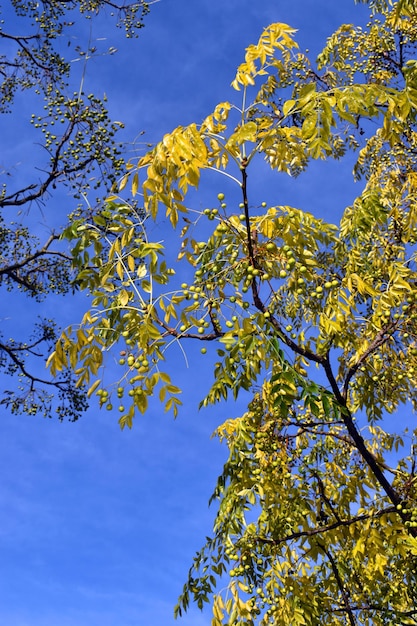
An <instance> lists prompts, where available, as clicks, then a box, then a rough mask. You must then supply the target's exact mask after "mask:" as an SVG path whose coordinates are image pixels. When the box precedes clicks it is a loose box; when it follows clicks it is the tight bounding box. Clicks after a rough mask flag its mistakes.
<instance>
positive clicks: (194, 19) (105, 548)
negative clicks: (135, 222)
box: [0, 0, 365, 626]
mask: <svg viewBox="0 0 417 626" xmlns="http://www.w3.org/2000/svg"><path fill="white" fill-rule="evenodd" d="M364 15H365V10H364V7H362V6H360V7H355V5H354V3H353V1H352V0H337V1H335V0H314V1H313V0H292V1H291V2H280V1H279V0H257V1H256V2H254V1H253V0H193V1H192V2H191V1H190V0H188V1H186V0H161V1H160V2H158V3H156V4H155V5H153V6H152V10H151V14H150V15H149V16H148V17H147V19H146V27H145V29H144V30H143V31H142V32H141V33H140V37H139V39H138V40H131V41H126V40H124V38H123V36H122V33H119V34H116V35H115V33H114V31H113V32H112V31H111V29H110V28H109V26H108V23H106V20H104V19H100V20H98V21H97V23H94V22H93V26H92V31H91V33H89V32H88V30H86V33H85V34H86V37H88V36H90V37H91V39H92V41H94V40H95V39H99V38H101V37H107V41H106V42H104V43H101V44H100V45H103V49H104V47H105V46H107V47H108V46H110V45H114V46H116V47H117V48H118V49H119V51H118V53H117V54H115V55H113V56H99V57H97V58H96V59H93V60H91V61H90V62H89V63H88V64H87V68H86V76H85V90H86V92H90V91H92V92H95V93H96V94H97V95H100V94H103V93H104V92H106V94H107V96H108V98H109V102H108V104H109V108H110V111H111V113H112V116H113V117H114V118H116V119H119V120H121V121H123V122H124V123H125V124H126V130H125V132H124V138H125V139H126V141H129V142H132V144H131V145H132V147H131V150H132V154H134V152H135V150H136V149H137V148H135V147H134V145H133V142H134V140H135V138H137V141H139V142H147V141H148V142H154V141H156V140H158V139H159V138H160V137H161V136H162V135H163V134H164V133H165V132H169V131H170V130H171V129H172V128H174V127H175V126H177V125H179V124H187V123H190V122H193V121H194V122H199V121H201V120H202V119H203V118H204V117H205V116H206V115H207V114H209V113H210V112H211V111H212V109H213V107H214V106H215V105H216V104H217V103H218V102H220V101H224V100H228V99H231V98H236V94H235V93H234V92H233V90H232V89H231V88H230V82H231V81H232V79H233V77H234V72H235V69H236V67H237V65H238V64H239V63H240V62H241V61H242V60H243V56H244V49H245V47H246V46H247V45H249V44H250V43H252V42H256V41H257V39H258V37H259V35H260V33H261V31H262V29H263V28H264V27H266V26H267V25H268V24H269V23H272V22H276V21H279V22H285V23H288V24H290V25H291V26H293V27H295V28H297V29H298V30H299V33H298V35H297V40H298V42H299V44H300V46H301V47H302V48H306V47H307V48H309V49H310V51H311V53H312V54H313V55H314V54H315V53H316V52H318V51H319V50H320V48H321V47H322V45H323V44H324V41H325V39H326V37H327V36H328V35H330V34H331V33H332V32H333V31H334V30H335V28H336V27H337V26H339V24H340V23H342V22H361V21H363V19H364ZM15 26H16V28H15V30H17V29H18V27H19V24H18V22H16V24H15ZM74 58H75V57H74ZM75 63H78V64H79V66H80V69H79V71H80V72H81V63H80V62H78V61H75ZM19 102H20V103H19V107H20V109H19V110H20V112H22V111H23V110H26V111H29V112H30V110H31V100H30V96H29V95H27V96H25V98H24V99H20V101H19ZM19 110H18V111H17V115H16V114H15V115H12V116H9V117H8V119H7V124H6V125H5V124H4V121H3V122H2V133H3V134H2V138H3V139H2V142H3V157H2V158H3V161H4V163H3V165H4V164H5V163H6V162H7V163H10V162H16V171H15V176H17V177H19V176H22V177H24V172H25V168H26V167H27V168H29V167H30V166H31V162H32V156H31V151H35V150H36V148H34V147H33V146H32V140H31V138H30V136H29V135H28V136H24V135H23V134H21V133H20V134H19V133H17V132H16V131H17V129H18V128H20V126H19V124H20V120H19V115H18V113H19ZM142 131H145V134H144V135H143V136H139V133H141V132H142ZM8 140H9V143H7V141H8ZM5 145H7V149H6V148H5V147H4V146H5ZM13 159H14V160H13ZM350 169H351V164H349V162H347V163H345V164H343V163H342V164H341V163H338V164H334V163H333V164H332V163H329V164H325V166H324V167H320V166H316V165H314V166H313V167H312V169H311V171H310V172H309V173H308V174H306V175H305V176H302V177H301V178H299V179H297V180H296V181H293V180H291V179H290V178H289V177H287V176H284V175H279V176H277V177H276V178H273V179H271V178H270V177H269V176H268V177H265V179H264V178H263V176H264V174H263V171H262V170H261V169H259V177H257V179H256V181H255V180H253V181H251V183H252V182H253V185H254V186H255V187H256V189H257V193H262V194H263V197H257V198H256V201H257V202H260V201H262V200H264V199H265V200H267V201H268V202H273V203H274V204H292V205H294V206H298V207H300V208H303V209H306V210H309V211H312V212H314V213H315V214H318V215H320V216H324V217H326V219H329V220H334V221H337V219H338V217H339V216H340V212H341V210H342V209H343V207H344V206H345V205H346V204H347V203H348V202H349V201H350V200H351V199H352V198H353V196H354V194H355V193H356V190H355V189H354V188H353V187H352V185H351V184H350V183H347V182H346V181H347V177H349V174H350ZM252 176H253V174H252ZM210 180H212V179H210ZM219 184H220V186H221V185H222V184H223V182H220V183H219ZM219 189H220V187H216V188H208V189H207V188H206V189H203V190H202V193H203V195H204V194H208V195H211V196H212V197H215V195H216V194H217V192H218V191H219ZM72 206H73V205H72V203H71V200H70V198H68V199H66V200H63V199H62V197H60V198H56V199H54V198H52V200H51V202H50V204H49V205H47V207H46V208H45V210H44V212H41V211H38V209H37V208H36V207H34V208H32V210H31V215H30V218H31V220H33V223H34V224H36V228H37V229H38V231H39V233H40V235H41V236H44V235H45V233H47V231H48V227H49V225H50V224H51V223H61V222H62V220H63V218H64V216H65V214H66V213H68V212H69V210H71V208H72ZM161 232H163V233H164V234H163V236H162V235H161V237H160V238H163V237H165V236H166V230H165V229H162V231H161ZM155 236H156V237H157V238H158V232H157V229H156V231H155ZM168 245H169V242H168ZM11 302H12V303H13V308H10V303H11ZM7 304H8V306H9V309H8V310H7V309H6V308H5V309H3V313H2V315H1V317H2V318H3V323H4V324H5V328H7V324H8V323H9V324H13V325H15V323H16V316H17V315H20V317H19V318H18V319H19V320H20V324H21V325H22V328H23V327H24V326H25V324H31V323H32V321H33V320H32V319H31V318H33V317H34V316H35V315H37V314H38V312H39V311H38V309H37V308H36V309H35V307H32V308H31V306H32V305H31V303H30V302H29V301H27V300H24V299H22V298H21V297H18V296H13V301H11V300H10V299H8V300H7ZM4 305H5V302H3V306H4ZM83 306H84V305H83V302H82V300H76V299H73V298H71V297H70V296H66V297H65V298H62V299H56V300H54V309H53V310H51V306H50V304H48V302H45V303H44V304H43V305H42V307H41V309H42V313H43V314H45V315H50V316H52V315H54V314H55V313H56V310H57V309H58V310H59V316H58V317H59V319H61V321H62V323H63V324H66V323H70V322H73V321H78V320H79V318H80V315H81V312H82V308H83ZM55 307H56V308H55ZM11 314H12V318H11V320H10V319H9V321H7V320H6V321H5V318H6V317H8V316H10V315H11ZM190 355H191V366H190V368H189V369H187V368H186V367H185V366H183V365H180V366H179V364H180V361H179V360H178V362H176V363H175V362H174V364H173V366H174V368H175V370H177V373H178V378H177V379H176V380H177V382H179V383H180V384H181V385H183V388H184V394H183V395H184V397H183V400H184V407H183V409H182V411H181V413H180V417H179V418H178V419H177V421H175V422H174V420H173V419H172V417H171V416H170V415H165V414H164V413H163V412H162V410H161V409H160V407H159V406H158V405H157V404H156V403H155V404H154V405H153V406H152V407H151V409H150V410H149V412H148V413H147V414H146V415H145V416H144V417H138V418H137V420H136V423H135V427H134V429H133V430H132V431H130V432H129V431H127V430H126V431H123V432H121V431H120V429H119V427H118V424H117V417H118V416H117V415H115V414H109V413H107V412H105V411H102V412H100V411H99V410H98V409H96V407H95V406H92V408H91V409H90V410H89V411H88V413H87V415H85V416H84V417H83V418H82V419H81V420H79V421H78V422H77V423H75V424H71V423H68V422H67V423H62V424H61V423H59V422H58V421H57V420H56V419H52V420H47V419H42V418H40V417H35V418H34V417H28V416H19V417H16V416H11V415H9V414H8V413H7V412H6V410H5V409H4V408H1V409H0V410H1V415H0V417H1V419H0V476H1V479H0V520H1V521H0V624H2V625H3V624H4V626H155V625H157V626H172V625H173V624H174V618H173V606H174V605H175V603H176V600H177V597H178V594H179V593H180V591H181V589H182V585H183V583H184V582H185V579H186V575H187V571H188V567H189V566H190V565H191V561H192V557H193V555H194V552H195V551H196V550H197V549H198V548H199V547H200V546H201V545H202V544H203V543H204V538H205V536H206V535H208V534H210V530H211V522H212V520H213V516H214V512H215V511H214V509H213V510H209V509H208V507H207V502H208V498H209V496H210V495H211V493H212V489H213V487H214V484H215V480H216V477H217V475H218V474H219V473H220V471H221V465H222V462H223V460H224V458H225V452H226V451H225V449H224V448H223V447H222V446H220V444H219V443H218V442H217V440H212V439H211V438H210V435H211V433H212V432H213V430H214V428H215V427H216V425H217V424H220V423H221V422H222V421H224V420H225V419H226V418H227V417H233V416H235V415H238V414H239V408H240V409H241V408H242V407H241V406H240V407H239V406H234V405H233V404H229V405H219V406H217V407H214V408H213V409H210V410H204V411H200V412H198V411H197V406H198V402H199V400H200V399H201V397H202V396H203V395H204V392H205V391H206V390H207V385H208V381H209V380H210V379H211V376H212V374H211V372H210V371H209V370H208V369H207V363H209V362H210V356H209V355H207V358H206V360H204V358H203V357H201V355H200V354H199V352H198V350H197V351H194V350H193V349H191V353H190ZM109 367H110V374H109V377H111V365H109ZM210 621H211V611H210V608H209V607H208V609H207V610H206V611H205V612H204V613H203V614H201V613H200V612H199V611H197V610H196V609H191V610H190V613H189V614H188V615H187V616H186V617H185V618H183V619H182V620H180V622H179V623H180V624H183V625H184V626H205V625H209V624H210ZM175 623H177V622H175Z"/></svg>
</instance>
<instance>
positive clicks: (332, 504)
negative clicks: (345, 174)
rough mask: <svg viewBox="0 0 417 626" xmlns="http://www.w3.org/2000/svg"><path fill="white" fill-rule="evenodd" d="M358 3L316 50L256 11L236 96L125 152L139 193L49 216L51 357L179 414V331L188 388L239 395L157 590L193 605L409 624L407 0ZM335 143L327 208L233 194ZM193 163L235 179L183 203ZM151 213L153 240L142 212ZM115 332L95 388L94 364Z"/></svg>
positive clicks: (199, 173) (413, 520)
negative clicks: (253, 39)
mask: <svg viewBox="0 0 417 626" xmlns="http://www.w3.org/2000/svg"><path fill="white" fill-rule="evenodd" d="M369 5H370V8H371V10H372V11H371V13H372V14H371V17H370V21H369V24H368V25H367V27H366V28H365V27H364V28H360V27H355V26H353V25H343V26H341V27H340V28H339V29H338V30H337V31H336V33H335V34H334V35H333V36H332V37H330V38H329V40H328V41H327V43H326V46H325V48H324V50H323V51H322V52H321V53H320V55H319V56H318V59H317V62H316V63H313V62H312V61H310V60H309V59H308V57H307V56H306V54H304V53H302V52H301V51H300V50H299V48H298V46H297V44H296V41H295V32H294V31H293V30H292V29H291V28H290V27H288V26H286V25H284V24H272V25H271V26H270V27H269V28H267V29H266V30H265V31H264V32H263V33H262V35H261V37H260V39H259V42H258V43H257V44H255V45H251V46H249V47H248V48H247V51H246V56H245V60H244V62H243V63H242V64H241V65H240V67H239V68H238V70H237V73H236V77H235V79H234V81H233V87H234V89H235V90H236V91H237V92H239V93H240V95H241V96H242V105H241V106H237V105H236V104H234V103H232V102H223V103H221V104H219V105H218V107H216V109H215V111H214V112H213V113H212V114H211V115H209V116H208V117H207V118H206V119H205V120H204V121H203V123H202V124H191V125H190V126H187V127H179V128H176V129H175V130H174V131H173V132H171V133H169V134H167V135H165V136H164V137H163V139H162V141H161V142H160V143H158V144H157V145H156V146H155V147H154V149H152V150H151V151H150V152H149V153H147V154H146V155H145V156H144V157H143V158H141V159H140V160H139V162H137V163H132V164H131V168H130V171H129V173H128V175H126V176H125V177H124V178H123V180H122V182H121V184H120V194H121V195H122V193H123V189H125V188H128V186H129V185H130V189H131V193H132V194H133V196H134V197H136V199H137V200H138V202H140V205H141V209H140V210H139V209H138V208H137V207H136V206H135V205H134V204H132V203H129V202H126V201H124V200H122V198H121V196H119V195H117V194H114V195H113V196H112V197H109V198H108V202H107V204H106V205H105V206H104V207H103V210H102V212H101V214H100V215H97V216H95V217H94V218H93V219H92V220H91V222H90V223H85V222H84V221H81V220H80V221H79V222H78V223H74V224H73V225H72V227H71V229H69V230H68V231H67V233H66V235H67V237H68V238H69V239H70V240H72V241H73V245H74V249H73V252H74V263H75V264H76V266H77V267H78V268H79V275H78V280H79V281H80V284H81V285H82V286H83V287H84V288H86V289H89V290H90V291H91V293H92V298H93V300H92V307H91V310H90V311H88V312H87V313H86V315H85V316H84V319H83V320H82V322H81V324H80V325H79V326H74V327H73V328H70V329H68V330H67V331H66V333H64V334H63V335H62V337H61V340H60V341H59V342H58V343H57V345H56V350H55V352H54V353H53V355H52V356H51V358H50V366H51V369H52V371H53V372H56V371H59V370H61V369H62V368H63V367H67V366H70V367H72V368H73V369H74V370H75V371H76V373H77V375H78V376H79V380H80V381H81V382H83V383H85V384H89V385H90V394H93V393H95V394H97V396H98V398H99V402H100V404H101V405H102V406H103V407H106V408H110V409H111V408H113V406H115V408H116V406H118V408H119V411H120V414H121V415H120V424H121V426H122V427H124V426H129V427H130V426H132V423H133V419H134V416H135V413H136V412H137V411H140V412H142V413H143V412H145V411H146V409H147V406H148V400H149V398H150V396H154V395H155V394H159V399H160V401H161V402H162V404H163V406H164V407H165V410H170V409H172V410H173V412H174V414H176V413H177V411H178V405H179V404H180V399H179V394H180V389H179V388H178V387H177V386H176V382H175V379H174V378H173V380H171V376H172V377H173V371H175V367H172V364H171V365H170V354H171V353H172V344H175V346H178V345H181V346H183V349H184V350H185V351H186V350H187V347H186V346H187V342H188V343H189V341H190V340H195V341H199V342H201V345H202V346H203V348H202V352H203V353H205V352H206V350H215V351H217V361H216V363H215V367H214V382H213V383H212V385H211V387H210V389H209V390H208V392H207V395H206V396H205V397H204V398H202V403H201V404H202V405H203V406H205V405H209V404H214V403H217V402H219V401H221V400H223V399H225V398H230V397H231V398H237V397H238V395H239V394H241V395H242V394H244V397H249V403H248V406H247V410H246V411H245V412H244V414H243V415H241V416H240V417H237V418H236V419H230V420H227V421H226V422H225V423H223V424H222V425H221V426H219V428H218V429H217V436H218V437H220V439H221V440H223V441H224V442H225V443H226V445H227V446H228V448H229V452H230V454H229V458H228V461H227V462H226V464H225V466H224V468H223V471H222V473H221V474H220V476H219V479H218V483H217V486H216V489H215V492H214V495H213V498H212V500H213V501H214V502H216V503H217V505H218V512H217V516H216V519H215V523H214V530H213V536H212V537H211V538H208V539H207V543H206V545H205V546H204V548H203V549H202V550H201V552H200V553H199V554H198V555H197V556H196V558H195V561H194V564H193V567H192V568H191V570H190V574H189V579H188V581H187V583H186V585H185V586H184V590H183V593H182V595H181V598H180V601H179V604H178V606H177V608H176V613H177V614H181V613H182V612H183V611H184V610H186V609H187V607H188V605H189V603H190V602H191V601H195V602H196V603H197V605H198V606H201V607H203V605H204V604H205V603H206V602H211V604H212V610H213V618H212V625H213V626H221V625H222V624H223V625H226V624H228V625H230V626H231V625H234V624H236V625H237V624H240V625H243V624H247V625H248V626H250V625H255V624H259V625H261V624H263V625H266V624H276V625H282V626H287V625H289V624H290V625H292V626H293V625H296V624H300V625H301V624H302V625H308V626H312V625H319V624H326V625H330V624H334V625H336V624H349V625H350V626H353V625H359V624H369V625H370V624H372V625H373V626H376V625H388V624H390V625H394V624H396V625H397V624H417V609H416V605H417V540H416V536H417V491H416V478H415V467H416V453H417V447H416V446H417V441H416V434H417V431H415V430H413V427H412V421H411V420H410V424H409V431H408V432H403V430H404V426H405V425H404V424H402V423H401V411H402V410H407V411H409V410H411V409H412V408H415V405H416V401H417V395H416V388H417V326H416V320H417V308H416V307H417V272H416V259H415V244H416V241H417V212H416V207H417V197H416V195H417V178H416V176H417V175H416V155H417V143H416V137H417V135H416V111H417V60H416V59H415V51H416V39H417V11H416V9H415V8H414V3H407V2H402V3H401V4H395V3H392V6H391V3H388V2H369ZM347 153H349V154H351V155H352V154H353V155H355V160H356V161H355V167H354V172H353V175H354V178H355V179H356V180H360V181H361V184H360V188H361V193H360V195H359V196H358V197H357V198H356V199H355V201H354V202H353V203H352V205H351V206H348V207H346V209H345V211H344V212H343V215H342V217H341V220H340V221H339V223H326V222H325V221H324V220H323V219H321V218H320V216H319V215H313V214H312V213H310V212H308V211H306V210H301V209H299V208H296V207H293V206H281V205H280V204H279V198H278V201H277V204H267V203H265V202H263V200H262V198H259V199H258V200H256V199H255V198H253V197H252V194H251V177H250V173H251V172H252V171H253V168H254V164H255V162H257V167H259V159H262V158H263V159H264V167H265V168H271V169H272V170H274V171H276V172H282V173H284V174H281V176H283V175H285V174H288V175H292V176H300V177H301V178H302V176H303V172H304V171H305V170H307V169H308V167H309V165H310V164H311V162H312V161H314V160H320V159H322V160H327V159H342V158H343V157H344V156H345V155H346V154H347ZM213 170H214V171H218V172H220V173H224V174H225V175H226V176H227V178H228V180H232V181H234V183H235V185H236V190H237V193H238V194H239V196H238V200H237V202H236V196H233V198H232V199H231V200H230V201H229V197H228V196H226V195H225V194H224V193H223V191H222V190H221V189H220V190H218V192H216V194H215V195H217V199H215V198H214V199H213V202H212V204H211V205H210V206H208V207H207V208H204V209H202V210H201V209H200V208H198V209H196V208H194V207H193V206H192V204H193V199H194V198H196V197H197V198H198V197H199V196H198V193H195V190H196V189H197V188H198V186H199V184H201V185H203V184H204V179H205V177H207V176H208V175H211V173H212V171H213ZM210 180H212V178H211V179H210ZM219 184H221V183H219ZM335 201H337V198H335ZM166 219H168V220H169V221H170V223H171V224H172V227H173V231H172V235H171V236H170V243H169V246H167V249H166V251H165V252H166V257H164V247H163V242H161V241H153V240H151V239H150V238H149V236H148V232H154V230H153V229H151V228H149V229H148V228H147V224H151V223H152V221H155V222H156V223H161V221H162V220H166ZM174 244H177V250H178V253H177V262H171V261H169V260H168V259H170V258H171V257H172V246H174ZM184 276H190V278H189V279H187V281H184V278H183V277H184ZM115 346H117V350H118V351H120V354H119V357H118V358H120V361H119V363H120V380H118V381H117V382H116V383H115V385H114V388H113V387H111V386H106V385H103V384H102V382H101V381H100V371H101V368H102V366H103V362H104V361H103V358H104V355H105V354H106V352H107V351H109V350H111V349H114V348H113V347H115ZM175 354H177V353H175ZM203 358H204V357H203V356H202V357H201V359H203ZM245 394H246V395H245ZM404 407H405V409H404ZM388 414H396V415H398V419H397V422H396V424H397V426H398V428H397V429H394V427H391V429H390V428H389V426H388V423H387V419H386V418H387V415H388ZM393 423H394V422H393V421H392V418H391V421H390V422H389V424H391V425H392V424H393Z"/></svg>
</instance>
